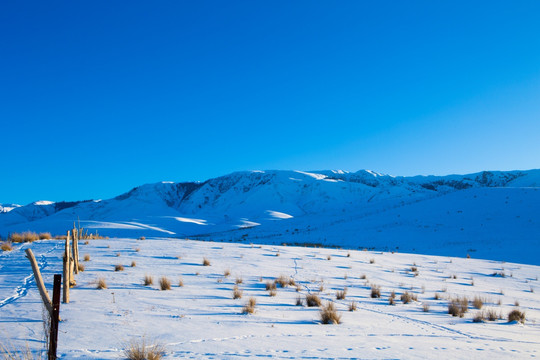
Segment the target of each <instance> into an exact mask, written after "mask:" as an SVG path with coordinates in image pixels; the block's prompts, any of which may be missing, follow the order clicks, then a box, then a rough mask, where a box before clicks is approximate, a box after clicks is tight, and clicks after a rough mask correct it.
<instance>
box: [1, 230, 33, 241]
mask: <svg viewBox="0 0 540 360" xmlns="http://www.w3.org/2000/svg"><path fill="white" fill-rule="evenodd" d="M8 240H9V241H11V242H14V243H21V242H33V241H36V240H39V235H38V234H37V233H35V232H33V231H25V232H22V233H16V232H15V233H12V234H10V235H9V238H8Z"/></svg>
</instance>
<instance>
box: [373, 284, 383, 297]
mask: <svg viewBox="0 0 540 360" xmlns="http://www.w3.org/2000/svg"><path fill="white" fill-rule="evenodd" d="M371 297H372V298H380V297H381V287H380V286H379V285H375V284H374V285H371Z"/></svg>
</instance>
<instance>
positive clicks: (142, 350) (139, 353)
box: [124, 338, 165, 360]
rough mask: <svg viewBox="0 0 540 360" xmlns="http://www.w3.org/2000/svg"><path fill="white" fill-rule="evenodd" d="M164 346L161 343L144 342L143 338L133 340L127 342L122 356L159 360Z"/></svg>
mask: <svg viewBox="0 0 540 360" xmlns="http://www.w3.org/2000/svg"><path fill="white" fill-rule="evenodd" d="M164 352H165V347H164V346H163V345H161V344H151V345H148V344H146V340H145V339H144V338H143V339H142V340H140V341H136V340H133V341H131V342H130V343H128V344H127V346H126V349H125V350H124V356H125V357H126V358H127V359H128V360H161V359H162V358H163V353H164Z"/></svg>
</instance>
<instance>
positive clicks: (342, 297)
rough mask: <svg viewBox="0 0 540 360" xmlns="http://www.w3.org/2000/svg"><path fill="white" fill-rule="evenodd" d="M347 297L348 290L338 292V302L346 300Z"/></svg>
mask: <svg viewBox="0 0 540 360" xmlns="http://www.w3.org/2000/svg"><path fill="white" fill-rule="evenodd" d="M346 296H347V288H345V289H343V290H338V291H336V299H337V300H345V297H346Z"/></svg>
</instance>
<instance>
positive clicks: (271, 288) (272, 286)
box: [265, 281, 276, 291]
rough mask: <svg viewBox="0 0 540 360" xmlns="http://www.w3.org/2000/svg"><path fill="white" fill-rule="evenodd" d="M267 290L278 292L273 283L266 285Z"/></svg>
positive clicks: (269, 282)
mask: <svg viewBox="0 0 540 360" xmlns="http://www.w3.org/2000/svg"><path fill="white" fill-rule="evenodd" d="M265 288H266V290H267V291H270V290H276V283H275V282H272V281H267V282H266V285H265Z"/></svg>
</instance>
